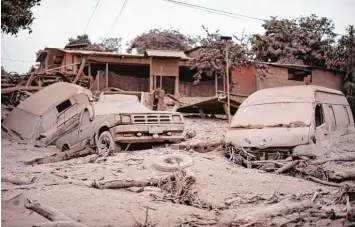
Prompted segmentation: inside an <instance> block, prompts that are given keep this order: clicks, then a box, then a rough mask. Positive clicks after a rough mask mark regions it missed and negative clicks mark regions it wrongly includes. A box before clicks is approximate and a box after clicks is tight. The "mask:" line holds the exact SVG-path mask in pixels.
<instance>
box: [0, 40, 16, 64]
mask: <svg viewBox="0 0 355 227" xmlns="http://www.w3.org/2000/svg"><path fill="white" fill-rule="evenodd" d="M1 47H2V50H3V51H4V53H5V54H6V56H7V57H8V58H9V60H10V61H13V60H12V58H11V57H10V55H9V53H7V51H6V49H5V47H4V45H2V44H1Z"/></svg>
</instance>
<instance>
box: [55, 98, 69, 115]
mask: <svg viewBox="0 0 355 227" xmlns="http://www.w3.org/2000/svg"><path fill="white" fill-rule="evenodd" d="M71 106H72V104H71V102H70V100H69V99H67V100H65V101H64V102H62V103H61V104H59V105H58V106H57V110H58V113H61V112H63V111H64V110H66V109H68V108H69V107H71Z"/></svg>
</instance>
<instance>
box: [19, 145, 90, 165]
mask: <svg viewBox="0 0 355 227" xmlns="http://www.w3.org/2000/svg"><path fill="white" fill-rule="evenodd" d="M93 153H94V150H93V149H91V148H89V147H87V148H85V149H83V150H79V151H78V150H69V151H64V152H61V153H56V154H53V155H51V156H45V157H42V158H36V159H34V160H31V161H27V162H25V164H26V165H35V164H44V163H54V162H61V161H66V160H69V159H73V158H78V157H82V156H86V155H89V154H93Z"/></svg>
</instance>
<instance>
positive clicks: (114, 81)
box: [37, 44, 343, 114]
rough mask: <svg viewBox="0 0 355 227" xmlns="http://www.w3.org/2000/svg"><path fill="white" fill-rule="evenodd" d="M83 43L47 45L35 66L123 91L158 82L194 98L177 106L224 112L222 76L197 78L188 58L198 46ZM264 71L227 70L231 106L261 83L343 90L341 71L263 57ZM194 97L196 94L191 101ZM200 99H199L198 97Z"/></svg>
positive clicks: (261, 86) (152, 87) (151, 87)
mask: <svg viewBox="0 0 355 227" xmlns="http://www.w3.org/2000/svg"><path fill="white" fill-rule="evenodd" d="M83 48H85V44H75V45H70V46H66V47H65V48H45V49H44V50H42V51H40V52H39V53H38V56H37V62H39V63H40V68H39V71H40V72H41V71H45V72H51V71H52V72H53V71H57V72H59V73H61V74H63V75H72V76H73V77H74V78H75V79H74V81H75V80H77V81H78V80H79V79H78V78H79V77H80V78H81V79H86V80H87V81H88V83H89V88H90V90H93V91H95V90H102V89H104V88H107V87H114V88H118V89H121V90H125V91H140V92H145V93H152V92H153V91H154V90H156V89H158V88H161V89H163V90H164V91H165V93H167V94H171V95H175V96H177V97H187V100H189V98H190V100H192V101H189V102H187V103H193V105H186V104H185V105H182V107H180V108H179V109H178V111H180V112H189V113H191V112H192V113H213V114H224V113H226V99H225V97H224V96H223V95H222V96H223V97H222V98H221V97H218V96H220V95H221V94H223V93H225V90H226V89H223V78H219V79H217V78H207V77H205V78H202V80H201V81H200V82H199V83H197V84H195V83H194V81H193V80H194V79H193V75H194V74H195V72H194V71H193V70H191V66H192V65H191V63H190V61H189V60H191V59H193V58H194V57H196V56H197V55H198V52H199V49H200V48H194V49H191V50H189V51H186V52H182V51H167V50H147V51H146V52H145V53H144V54H118V53H112V52H100V51H88V50H83ZM264 65H266V72H261V70H259V69H257V68H256V67H255V65H253V64H251V65H249V66H248V67H243V68H235V69H234V70H233V71H232V72H231V74H230V75H231V76H230V77H231V78H230V86H229V88H230V96H231V112H232V114H233V113H234V112H235V111H236V110H237V108H238V106H239V105H240V104H241V103H242V102H243V101H244V100H245V99H246V98H247V97H248V96H249V95H250V94H252V93H253V92H255V91H257V90H261V89H265V88H272V87H280V86H292V85H304V84H309V85H317V86H323V87H327V88H332V89H337V90H341V88H342V84H343V73H342V72H339V71H333V70H328V69H321V68H317V67H312V66H305V65H291V64H289V65H288V64H276V63H264ZM194 98H198V99H197V100H198V102H195V103H194V101H193V100H195V99H194ZM201 100H202V102H201Z"/></svg>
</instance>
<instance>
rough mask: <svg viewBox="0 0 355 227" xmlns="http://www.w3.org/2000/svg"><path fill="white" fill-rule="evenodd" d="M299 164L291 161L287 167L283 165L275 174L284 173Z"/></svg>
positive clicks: (297, 161)
mask: <svg viewBox="0 0 355 227" xmlns="http://www.w3.org/2000/svg"><path fill="white" fill-rule="evenodd" d="M299 163H300V161H299V160H296V161H293V162H290V163H288V164H287V165H284V166H283V167H281V168H280V169H278V170H276V173H286V172H289V171H290V170H292V169H293V168H294V167H295V166H297V165H298V164H299Z"/></svg>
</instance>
